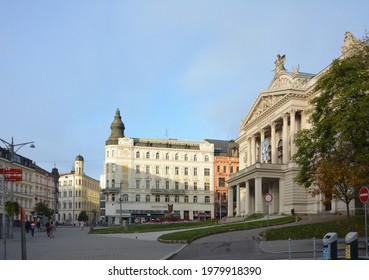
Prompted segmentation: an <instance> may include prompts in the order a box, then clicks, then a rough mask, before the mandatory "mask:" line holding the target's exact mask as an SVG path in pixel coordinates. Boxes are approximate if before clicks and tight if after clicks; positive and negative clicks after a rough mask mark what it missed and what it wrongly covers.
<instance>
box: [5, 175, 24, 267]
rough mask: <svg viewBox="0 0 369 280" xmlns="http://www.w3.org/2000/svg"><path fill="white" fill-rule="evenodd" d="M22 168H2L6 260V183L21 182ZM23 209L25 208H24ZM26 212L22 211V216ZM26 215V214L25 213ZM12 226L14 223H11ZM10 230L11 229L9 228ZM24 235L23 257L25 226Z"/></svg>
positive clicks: (22, 233) (22, 232)
mask: <svg viewBox="0 0 369 280" xmlns="http://www.w3.org/2000/svg"><path fill="white" fill-rule="evenodd" d="M22 172H23V171H22V169H21V168H0V174H2V175H3V202H2V203H3V228H4V260H6V219H5V212H6V211H5V189H6V188H5V186H6V185H5V184H6V182H21V181H22V180H23V177H22ZM22 211H23V210H22ZM23 214H24V213H21V218H22V215H23ZM23 216H24V215H23ZM21 225H23V226H24V222H23V221H22V222H21ZM11 226H12V225H11ZM9 232H10V229H9ZM21 235H22V241H23V239H24V243H23V242H22V243H21V246H22V259H25V258H23V256H25V255H24V253H23V246H24V248H25V236H24V228H22V230H21Z"/></svg>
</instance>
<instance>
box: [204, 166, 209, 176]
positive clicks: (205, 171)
mask: <svg viewBox="0 0 369 280" xmlns="http://www.w3.org/2000/svg"><path fill="white" fill-rule="evenodd" d="M204 176H210V168H205V169H204Z"/></svg>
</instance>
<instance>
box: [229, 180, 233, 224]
mask: <svg viewBox="0 0 369 280" xmlns="http://www.w3.org/2000/svg"><path fill="white" fill-rule="evenodd" d="M228 217H233V187H232V186H230V187H228Z"/></svg>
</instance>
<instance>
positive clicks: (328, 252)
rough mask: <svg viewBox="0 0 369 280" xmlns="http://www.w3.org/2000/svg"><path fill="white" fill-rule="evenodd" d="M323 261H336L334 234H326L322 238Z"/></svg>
mask: <svg viewBox="0 0 369 280" xmlns="http://www.w3.org/2000/svg"><path fill="white" fill-rule="evenodd" d="M323 260H337V233H336V232H328V233H327V234H326V235H324V237H323Z"/></svg>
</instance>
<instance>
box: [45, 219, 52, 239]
mask: <svg viewBox="0 0 369 280" xmlns="http://www.w3.org/2000/svg"><path fill="white" fill-rule="evenodd" d="M50 230H51V223H50V220H48V221H47V222H46V233H47V237H50Z"/></svg>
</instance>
